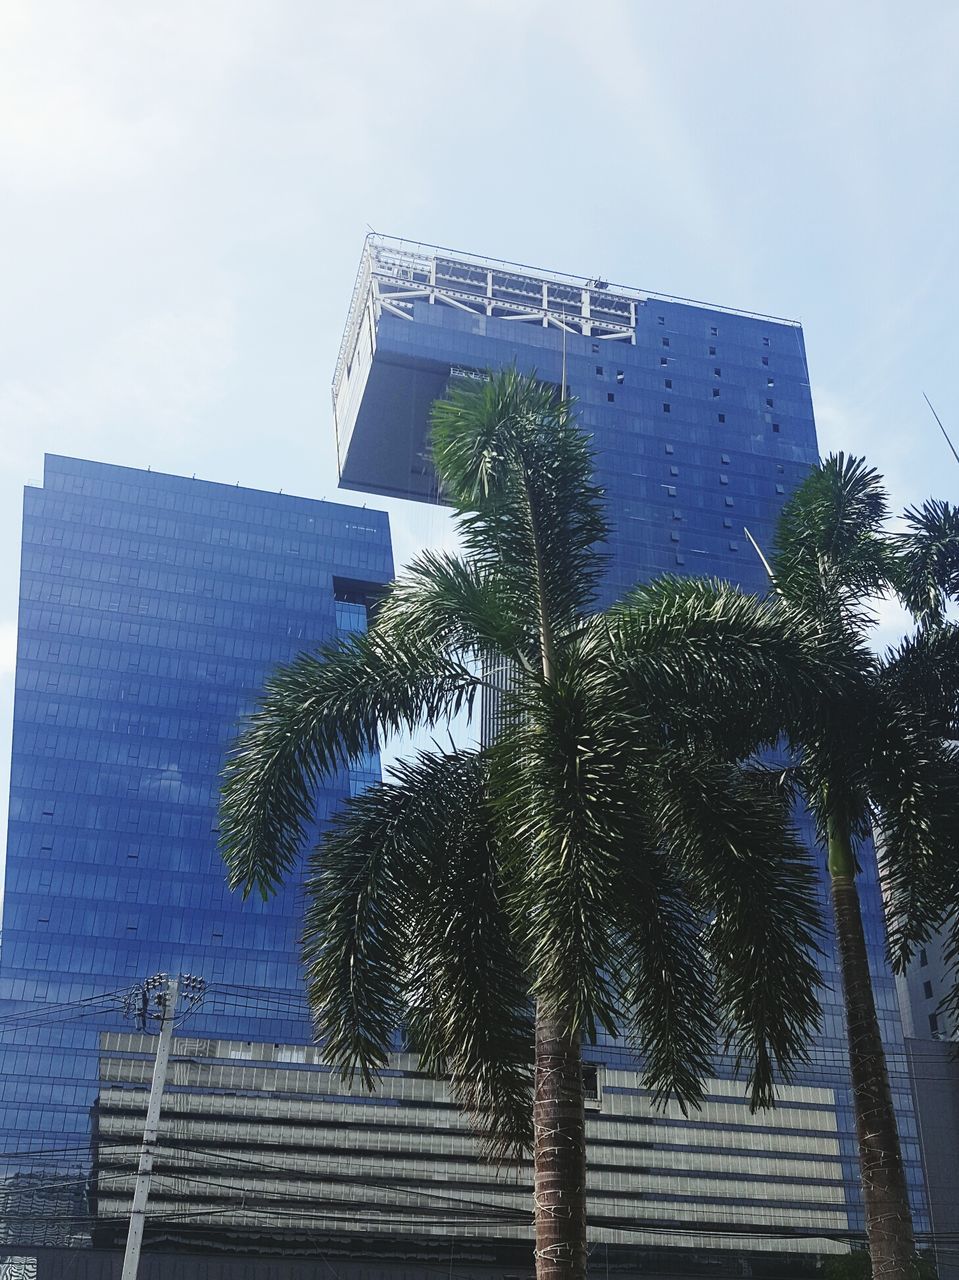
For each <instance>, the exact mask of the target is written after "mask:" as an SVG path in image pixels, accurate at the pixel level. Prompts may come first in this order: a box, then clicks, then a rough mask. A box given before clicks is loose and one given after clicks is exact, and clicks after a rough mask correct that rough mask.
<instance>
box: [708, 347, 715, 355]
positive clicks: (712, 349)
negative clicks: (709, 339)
mask: <svg viewBox="0 0 959 1280" xmlns="http://www.w3.org/2000/svg"><path fill="white" fill-rule="evenodd" d="M709 354H710V355H711V356H714V355H715V354H716V348H715V347H710V348H709Z"/></svg>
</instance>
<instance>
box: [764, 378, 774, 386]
mask: <svg viewBox="0 0 959 1280" xmlns="http://www.w3.org/2000/svg"><path fill="white" fill-rule="evenodd" d="M775 385H776V380H775V379H774V378H767V379H766V386H767V387H774V386H775Z"/></svg>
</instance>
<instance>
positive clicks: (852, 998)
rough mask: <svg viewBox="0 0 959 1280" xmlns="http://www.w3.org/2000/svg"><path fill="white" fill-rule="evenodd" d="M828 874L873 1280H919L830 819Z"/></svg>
mask: <svg viewBox="0 0 959 1280" xmlns="http://www.w3.org/2000/svg"><path fill="white" fill-rule="evenodd" d="M828 834H829V875H830V887H831V891H832V902H833V910H834V912H835V921H836V940H837V944H838V949H839V963H840V969H841V973H842V987H843V999H844V1001H845V1005H846V1028H847V1035H848V1038H849V1067H850V1072H851V1075H852V1088H853V1104H854V1107H855V1111H856V1131H857V1134H858V1138H859V1165H860V1173H861V1177H862V1193H863V1204H864V1207H865V1214H866V1236H867V1240H868V1244H869V1256H870V1259H871V1261H872V1274H873V1276H874V1277H875V1280H880V1277H882V1280H887V1278H888V1280H913V1277H914V1275H915V1269H914V1261H915V1257H916V1244H915V1238H914V1236H913V1230H912V1215H911V1213H910V1209H909V1194H908V1190H907V1186H906V1175H905V1170H904V1169H903V1164H902V1152H901V1151H900V1147H899V1132H898V1130H897V1127H896V1113H895V1111H894V1110H893V1105H892V1092H891V1090H890V1088H889V1074H888V1071H887V1069H886V1054H885V1050H884V1049H883V1044H882V1037H881V1035H880V1032H879V1019H878V1017H877V1016H876V1003H875V999H874V997H873V990H872V979H871V977H870V974H869V959H868V953H867V951H866V938H865V934H864V933H863V927H862V913H861V911H860V908H859V893H858V890H857V888H856V881H855V874H856V864H855V857H854V855H853V851H852V842H851V840H850V835H849V828H848V825H846V824H844V823H843V822H842V821H841V820H840V819H838V818H834V819H833V818H831V819H830V820H829V833H828Z"/></svg>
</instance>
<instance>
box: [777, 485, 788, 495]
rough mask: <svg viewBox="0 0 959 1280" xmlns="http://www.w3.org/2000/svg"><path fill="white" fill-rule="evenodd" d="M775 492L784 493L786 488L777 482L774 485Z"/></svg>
mask: <svg viewBox="0 0 959 1280" xmlns="http://www.w3.org/2000/svg"><path fill="white" fill-rule="evenodd" d="M776 492H777V493H785V492H786V489H785V487H784V486H783V485H781V484H777V485H776Z"/></svg>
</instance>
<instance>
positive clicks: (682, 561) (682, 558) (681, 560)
mask: <svg viewBox="0 0 959 1280" xmlns="http://www.w3.org/2000/svg"><path fill="white" fill-rule="evenodd" d="M676 563H677V564H685V563H686V557H685V556H680V555H677V557H676Z"/></svg>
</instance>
